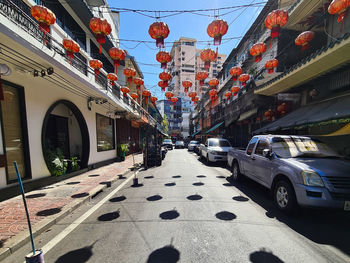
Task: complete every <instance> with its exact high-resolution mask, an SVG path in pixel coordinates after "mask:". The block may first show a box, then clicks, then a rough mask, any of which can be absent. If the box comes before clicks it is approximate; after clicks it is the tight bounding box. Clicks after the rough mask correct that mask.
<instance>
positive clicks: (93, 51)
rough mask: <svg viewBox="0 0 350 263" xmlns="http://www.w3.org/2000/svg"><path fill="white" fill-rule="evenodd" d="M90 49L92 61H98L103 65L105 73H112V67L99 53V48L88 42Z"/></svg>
mask: <svg viewBox="0 0 350 263" xmlns="http://www.w3.org/2000/svg"><path fill="white" fill-rule="evenodd" d="M90 49H91V57H92V58H94V59H99V60H101V62H102V63H103V68H104V69H105V70H106V72H114V66H113V65H112V63H111V62H109V60H108V59H107V58H106V57H105V55H104V54H103V53H102V54H100V53H99V48H98V47H97V46H96V45H95V43H94V42H92V41H91V40H90Z"/></svg>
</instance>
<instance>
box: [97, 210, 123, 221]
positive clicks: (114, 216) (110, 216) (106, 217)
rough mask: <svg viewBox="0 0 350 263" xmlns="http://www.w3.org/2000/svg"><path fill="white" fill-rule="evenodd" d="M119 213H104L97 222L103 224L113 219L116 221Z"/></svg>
mask: <svg viewBox="0 0 350 263" xmlns="http://www.w3.org/2000/svg"><path fill="white" fill-rule="evenodd" d="M119 216H120V215H119V211H115V212H111V213H106V214H103V215H100V216H99V217H98V218H97V220H98V221H103V222H106V221H112V220H114V219H117V218H118V217H119Z"/></svg>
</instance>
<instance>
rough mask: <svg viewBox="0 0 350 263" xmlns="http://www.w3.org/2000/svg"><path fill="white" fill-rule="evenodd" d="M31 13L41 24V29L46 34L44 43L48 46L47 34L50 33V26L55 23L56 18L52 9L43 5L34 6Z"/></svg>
mask: <svg viewBox="0 0 350 263" xmlns="http://www.w3.org/2000/svg"><path fill="white" fill-rule="evenodd" d="M30 13H31V14H32V16H33V17H34V19H35V20H36V21H38V22H39V28H40V30H41V31H42V32H43V33H44V42H45V45H46V34H47V33H49V32H50V26H51V25H53V24H54V23H55V21H56V16H55V14H54V13H53V12H52V11H51V10H50V9H48V8H46V7H44V6H42V5H35V6H32V7H31V8H30Z"/></svg>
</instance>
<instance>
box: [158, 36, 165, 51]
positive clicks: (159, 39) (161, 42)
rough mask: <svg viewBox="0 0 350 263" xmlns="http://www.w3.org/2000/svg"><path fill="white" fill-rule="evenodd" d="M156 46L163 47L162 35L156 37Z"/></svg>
mask: <svg viewBox="0 0 350 263" xmlns="http://www.w3.org/2000/svg"><path fill="white" fill-rule="evenodd" d="M156 46H157V47H158V48H162V47H164V38H163V37H159V38H157V39H156Z"/></svg>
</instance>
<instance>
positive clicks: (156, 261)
mask: <svg viewBox="0 0 350 263" xmlns="http://www.w3.org/2000/svg"><path fill="white" fill-rule="evenodd" d="M179 260H180V252H179V251H178V250H177V249H176V248H174V247H173V246H165V247H162V248H158V249H157V250H154V251H153V252H152V253H151V254H150V255H149V257H148V259H147V263H176V262H178V261H179Z"/></svg>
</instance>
